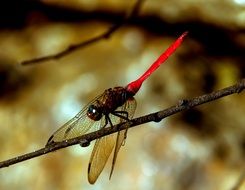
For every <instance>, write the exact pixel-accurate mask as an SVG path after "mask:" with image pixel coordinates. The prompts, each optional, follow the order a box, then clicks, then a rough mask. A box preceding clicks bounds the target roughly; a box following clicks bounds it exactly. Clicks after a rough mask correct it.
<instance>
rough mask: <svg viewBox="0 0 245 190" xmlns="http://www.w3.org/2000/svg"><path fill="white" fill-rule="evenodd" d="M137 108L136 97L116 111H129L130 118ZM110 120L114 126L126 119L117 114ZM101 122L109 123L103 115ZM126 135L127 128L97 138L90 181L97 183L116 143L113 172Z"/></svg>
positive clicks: (90, 169) (89, 176) (89, 170)
mask: <svg viewBox="0 0 245 190" xmlns="http://www.w3.org/2000/svg"><path fill="white" fill-rule="evenodd" d="M135 108H136V101H135V100H134V99H130V100H128V101H126V103H125V104H123V105H122V106H120V107H119V108H117V110H116V111H128V116H129V118H132V117H133V114H134V111H135ZM110 120H111V122H112V124H113V126H114V125H116V124H118V123H120V122H122V121H124V119H122V118H120V117H118V116H115V115H110ZM101 122H102V123H101V125H100V126H104V124H105V123H107V121H106V118H105V117H103V120H101ZM124 135H125V130H124V131H121V132H118V133H117V134H116V133H114V134H111V135H108V136H105V137H102V138H100V139H97V140H96V142H95V145H94V149H93V152H92V154H91V157H90V161H89V167H88V181H89V183H91V184H93V183H95V181H96V180H97V178H98V177H99V175H100V173H101V172H102V170H103V169H104V167H105V164H106V162H107V160H108V158H109V156H110V154H111V152H112V150H113V148H114V146H115V144H116V149H115V152H114V156H113V165H112V169H111V173H112V171H113V168H114V164H115V161H116V157H117V153H118V151H119V149H120V147H121V145H122V143H123V140H124Z"/></svg>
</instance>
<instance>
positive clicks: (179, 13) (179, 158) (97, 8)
mask: <svg viewBox="0 0 245 190" xmlns="http://www.w3.org/2000/svg"><path fill="white" fill-rule="evenodd" d="M134 4H135V1H131V0H124V1H122V0H104V1H98V0H90V1H89V0H80V1H79V0H70V1H65V0H43V1H28V0H26V1H11V3H7V2H5V3H2V4H1V7H0V12H1V13H0V14H1V15H0V144H1V148H0V160H1V161H3V160H6V159H9V158H12V157H15V156H18V155H21V154H24V153H28V152H31V151H34V150H37V149H39V148H42V147H43V146H44V145H45V144H46V142H47V140H48V138H49V137H50V135H51V134H52V133H53V132H54V131H55V130H56V129H57V128H58V127H60V126H61V125H62V124H63V123H64V122H66V121H67V120H69V119H70V118H71V117H73V116H74V115H75V114H76V113H77V112H78V111H79V110H80V109H82V107H83V106H84V105H86V104H87V103H88V102H89V101H90V100H91V99H93V98H94V97H95V96H97V95H99V94H100V93H102V92H103V91H104V90H105V89H107V88H109V87H114V86H118V85H119V86H125V85H126V84H127V83H129V82H130V81H132V80H134V79H136V78H137V77H138V76H140V75H141V74H142V73H143V72H144V71H145V69H146V68H148V66H149V65H150V64H151V63H152V62H153V61H154V60H155V59H156V58H157V57H158V56H159V55H160V54H161V53H162V52H163V51H164V50H165V49H166V48H167V47H168V46H169V45H170V44H171V43H172V42H173V41H174V40H175V39H176V38H177V37H178V36H179V35H180V34H181V33H182V32H184V31H187V30H188V31H189V34H188V36H187V37H186V39H185V41H184V43H183V44H182V46H181V47H180V48H179V49H178V50H177V52H176V53H175V54H174V55H173V56H172V57H171V58H170V59H169V60H168V61H167V63H166V64H164V65H163V66H161V67H160V68H159V69H158V70H157V71H156V72H155V73H154V74H153V75H152V76H151V77H150V78H149V79H148V80H147V81H146V82H145V83H144V85H143V86H142V88H141V90H140V91H139V92H138V94H137V95H136V99H137V105H138V106H137V110H136V113H135V117H137V116H142V115H145V114H148V113H152V112H154V111H159V110H162V109H165V108H167V107H169V106H172V105H175V104H177V103H178V101H179V100H180V99H188V98H192V97H195V96H199V95H202V94H205V93H209V92H212V91H214V90H217V89H221V88H224V87H227V86H229V85H233V84H234V83H236V82H238V81H239V80H240V79H242V78H244V75H245V70H244V69H245V64H244V60H245V59H244V58H245V51H244V49H245V1H243V0H224V1H213V0H205V1H202V0H200V1H194V0H189V1H187V0H178V1H176V0H174V1H173V0H154V1H153V0H144V1H143V2H142V6H141V8H140V12H139V13H138V14H137V15H135V16H134V17H133V18H131V20H130V21H129V22H128V23H127V24H126V25H124V26H122V27H121V28H120V29H119V30H117V31H116V32H115V33H113V34H112V35H111V36H110V37H109V38H108V39H103V40H100V41H98V42H96V43H93V44H91V45H89V46H86V47H83V48H80V49H78V50H76V51H74V52H72V53H70V54H68V55H66V56H63V57H61V58H59V59H55V60H51V61H45V62H41V63H40V64H32V65H26V66H23V65H21V64H20V62H22V61H24V60H29V59H34V58H37V57H42V56H46V55H52V54H56V53H58V52H60V51H62V50H64V49H66V48H67V47H68V46H70V45H71V44H76V43H80V42H83V41H86V40H88V39H91V38H93V37H96V36H98V35H100V34H102V33H104V32H105V31H106V30H108V28H110V27H111V26H112V25H113V24H115V23H117V22H118V21H120V20H121V19H122V18H123V17H124V15H125V13H126V12H127V11H129V10H130V9H131V8H132V7H133V6H134ZM244 114H245V94H244V93H240V94H238V95H237V94H235V95H231V96H229V97H225V98H222V99H219V100H217V101H214V102H210V103H207V104H205V105H202V106H199V107H196V108H195V109H191V110H188V111H184V112H182V113H179V114H176V115H174V116H171V117H169V118H166V119H164V120H163V121H162V122H160V123H148V124H144V125H142V126H138V127H136V128H133V129H130V130H129V133H128V138H127V142H126V145H125V146H124V147H122V149H121V151H120V153H119V156H118V160H117V164H116V168H115V170H114V174H113V176H112V179H111V180H108V176H109V171H110V161H109V163H108V164H107V167H106V168H105V170H104V171H103V173H102V174H101V176H100V177H99V179H98V181H97V182H96V184H95V185H93V186H92V185H90V184H89V183H88V181H87V164H88V161H89V156H90V153H91V150H92V145H91V146H89V147H88V148H81V147H80V146H78V145H77V146H73V147H69V148H66V149H63V150H59V151H56V152H53V153H49V154H47V155H44V156H41V157H38V158H34V159H31V160H28V161H25V162H22V163H18V164H16V165H13V166H10V167H9V168H4V169H0V189H11V190H15V189H16V190H17V189H18V190H21V189H25V190H28V189H35V190H42V189H46V190H49V189H50V190H51V189H52V190H66V189H72V190H73V189H87V190H89V189H91V190H92V189H107V190H110V189H118V190H120V189H130V190H136V189H141V190H142V189H143V190H144V189H147V190H151V189H152V190H153V189H169V190H182V189H185V190H238V189H240V190H244V189H245V182H243V180H242V177H241V176H242V174H243V173H244V172H245V164H244V163H245V162H244V161H245V127H244V125H245V117H244ZM239 179H240V185H238V184H239ZM236 186H237V187H236ZM238 186H239V187H238Z"/></svg>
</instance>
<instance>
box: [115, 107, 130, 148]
mask: <svg viewBox="0 0 245 190" xmlns="http://www.w3.org/2000/svg"><path fill="white" fill-rule="evenodd" d="M111 114H112V115H115V116H117V117H120V118H122V119H124V120H126V121H130V119H129V118H128V112H127V111H114V112H112V113H111ZM123 114H124V115H126V116H124V115H123ZM127 133H128V127H127V128H126V129H125V132H124V141H123V143H122V146H124V145H125V142H126V138H127Z"/></svg>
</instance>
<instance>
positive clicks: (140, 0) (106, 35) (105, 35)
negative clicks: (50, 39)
mask: <svg viewBox="0 0 245 190" xmlns="http://www.w3.org/2000/svg"><path fill="white" fill-rule="evenodd" d="M143 1H144V0H137V2H136V3H135V5H134V6H133V8H132V9H131V10H130V11H129V12H128V13H127V14H126V16H125V17H124V19H122V20H121V21H120V22H118V23H116V24H114V25H113V26H111V27H110V28H109V29H108V30H107V31H106V32H104V33H102V34H100V35H99V36H96V37H93V38H92V39H89V40H86V41H84V42H81V43H78V44H73V45H70V46H69V47H68V48H67V49H65V50H63V51H61V52H59V53H57V54H54V55H48V56H44V57H39V58H35V59H30V60H26V61H22V62H21V63H20V64H22V65H30V64H36V63H41V62H43V61H49V60H54V59H59V58H61V57H64V56H66V55H68V54H70V53H72V52H73V51H75V50H77V49H79V48H83V47H86V46H88V45H91V44H93V43H95V42H98V41H100V40H103V39H108V38H110V37H111V35H112V34H113V33H115V32H116V31H117V30H118V29H119V28H121V27H122V26H123V25H124V24H126V23H127V22H128V21H129V20H130V19H131V18H133V17H134V16H135V15H137V14H138V12H139V10H140V7H141V5H142V3H143Z"/></svg>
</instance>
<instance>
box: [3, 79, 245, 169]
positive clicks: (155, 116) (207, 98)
mask: <svg viewBox="0 0 245 190" xmlns="http://www.w3.org/2000/svg"><path fill="white" fill-rule="evenodd" d="M244 89H245V79H243V80H241V82H238V83H237V84H235V85H233V86H230V87H227V88H224V89H221V90H217V91H214V92H212V93H210V94H205V95H202V96H198V97H195V98H192V99H190V100H181V101H179V103H178V104H177V105H175V106H172V107H169V108H167V109H165V110H162V111H159V112H155V113H151V114H149V115H145V116H142V117H138V118H135V119H132V120H130V121H128V122H124V123H121V124H118V125H115V126H114V127H108V128H102V129H100V130H98V131H95V132H92V133H88V134H85V135H82V136H80V137H76V138H73V139H70V140H65V141H62V142H59V143H54V144H51V145H48V146H46V147H44V148H42V149H39V150H36V151H34V152H31V153H27V154H24V155H21V156H17V157H15V158H12V159H9V160H5V161H2V162H0V168H4V167H8V166H10V165H13V164H16V163H19V162H22V161H25V160H29V159H31V158H34V157H38V156H41V155H44V154H47V153H49V152H53V151H55V150H59V149H62V148H65V147H68V146H72V145H75V144H80V145H81V146H88V145H89V144H90V142H91V141H93V140H95V139H99V138H101V137H103V136H106V135H110V134H112V133H116V132H118V131H121V130H123V129H126V128H131V127H135V126H138V125H141V124H144V123H148V122H151V121H154V122H160V121H161V120H162V119H164V118H166V117H168V116H170V115H173V114H176V113H178V112H181V111H183V110H187V109H190V108H193V107H195V106H198V105H201V104H204V103H207V102H211V101H214V100H216V99H219V98H222V97H224V96H228V95H231V94H234V93H240V92H241V91H242V90H244Z"/></svg>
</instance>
